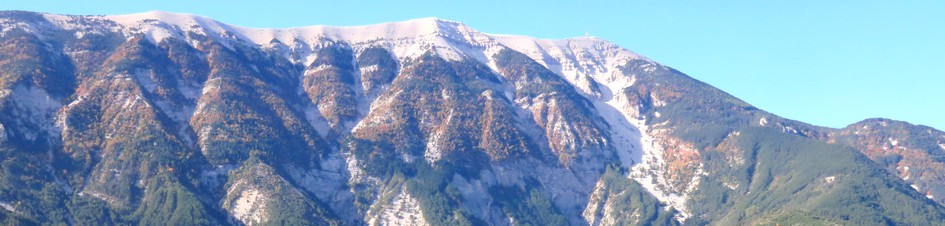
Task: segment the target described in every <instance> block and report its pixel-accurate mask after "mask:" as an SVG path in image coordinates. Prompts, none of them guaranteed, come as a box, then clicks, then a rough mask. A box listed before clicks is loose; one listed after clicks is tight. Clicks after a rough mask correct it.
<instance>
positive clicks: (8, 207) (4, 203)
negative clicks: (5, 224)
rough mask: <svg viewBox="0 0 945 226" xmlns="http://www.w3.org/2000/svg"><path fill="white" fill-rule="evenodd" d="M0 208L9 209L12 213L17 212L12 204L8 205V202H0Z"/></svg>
mask: <svg viewBox="0 0 945 226" xmlns="http://www.w3.org/2000/svg"><path fill="white" fill-rule="evenodd" d="M0 208H3V209H5V210H7V211H10V212H13V213H19V212H17V211H16V208H14V207H13V206H12V205H10V203H6V202H0Z"/></svg>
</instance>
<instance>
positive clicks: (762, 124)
mask: <svg viewBox="0 0 945 226" xmlns="http://www.w3.org/2000/svg"><path fill="white" fill-rule="evenodd" d="M758 125H761V126H767V125H768V119H767V118H761V119H760V120H758Z"/></svg>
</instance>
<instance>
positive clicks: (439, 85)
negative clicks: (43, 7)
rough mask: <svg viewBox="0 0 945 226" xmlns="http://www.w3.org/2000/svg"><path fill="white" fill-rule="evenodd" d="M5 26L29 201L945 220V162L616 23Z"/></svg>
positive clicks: (378, 217) (72, 211) (358, 216)
mask: <svg viewBox="0 0 945 226" xmlns="http://www.w3.org/2000/svg"><path fill="white" fill-rule="evenodd" d="M0 28H2V29H0V48H2V49H3V51H0V72H2V73H3V74H2V76H0V112H2V114H0V157H2V158H0V160H3V161H4V166H5V168H3V170H2V171H0V177H2V178H0V179H3V180H4V181H6V182H8V183H6V184H7V185H6V186H0V204H2V205H0V206H2V207H3V208H2V210H0V214H2V215H0V220H5V221H6V222H11V223H17V222H18V223H41V224H47V223H65V224H168V223H173V224H248V225H250V224H315V225H322V224H344V225H361V224H367V225H443V224H475V225H478V224H489V225H519V224H542V225H547V224H558V225H564V224H567V225H584V224H589V225H613V224H671V225H672V224H708V223H714V224H746V223H747V224H767V223H791V222H793V223H800V224H808V223H815V222H819V223H841V224H859V223H866V224H870V223H905V224H910V223H922V222H925V223H928V222H934V221H941V220H942V219H945V208H943V207H942V206H941V205H940V204H938V203H935V202H931V201H929V199H927V198H926V194H922V193H920V192H918V191H928V192H929V193H928V198H931V197H933V196H932V195H931V194H932V192H933V191H934V192H941V191H940V190H939V189H941V185H942V184H943V183H941V181H945V180H941V179H938V178H929V177H925V178H922V179H911V180H910V179H909V178H908V177H909V175H913V174H908V173H907V174H903V173H901V172H896V171H894V170H900V171H901V167H899V168H896V167H892V166H888V164H885V163H884V165H883V166H880V165H878V164H877V162H881V161H882V160H881V159H882V158H879V157H875V156H879V155H875V154H870V153H873V152H872V151H871V152H868V153H867V152H866V150H875V148H870V147H872V146H864V144H862V142H857V141H858V140H857V139H858V138H855V137H854V138H848V137H849V136H844V135H847V134H848V132H844V131H842V130H837V129H830V128H822V127H817V126H811V125H808V124H805V123H801V122H797V121H792V120H788V119H783V118H780V117H778V116H776V115H773V114H770V113H767V112H764V111H761V110H759V109H757V108H754V107H752V106H751V105H749V104H747V103H744V102H742V101H740V100H738V99H737V98H735V97H732V96H730V95H728V94H726V93H724V92H722V91H720V90H718V89H715V88H713V87H711V86H709V85H707V84H704V83H702V82H699V81H698V80H695V79H692V78H690V77H688V76H686V75H684V74H682V73H681V72H678V71H676V70H674V69H672V68H669V67H666V66H663V65H661V64H659V63H657V62H654V61H652V60H650V59H647V58H645V57H643V56H640V55H638V54H636V53H634V52H632V51H630V50H627V49H625V48H623V47H620V46H617V45H615V44H612V43H609V42H607V41H605V40H602V39H598V38H594V37H577V38H570V39H564V40H545V39H536V38H531V37H525V36H510V35H494V34H488V33H482V32H479V31H477V30H475V29H472V28H470V27H468V26H466V25H464V24H462V23H459V22H453V21H445V20H440V19H436V18H425V19H416V20H410V21H403V22H394V23H384V24H376V25H367V26H356V27H333V26H311V27H299V28H285V29H268V28H247V27H240V26H235V25H229V24H225V23H221V22H218V21H215V20H213V19H210V18H206V17H201V16H195V15H187V14H175V13H166V12H147V13H141V14H131V15H115V16H67V15H53V14H39V13H31V12H19V11H8V12H2V13H0ZM929 131H930V134H932V132H931V131H932V129H931V128H930V129H929ZM935 132H936V133H941V132H940V131H937V130H936V131H935ZM838 137H840V138H841V139H842V140H841V141H843V142H837V139H836V138H838ZM890 139H892V138H890ZM903 139H905V138H903ZM930 139H933V141H935V139H938V141H937V142H939V143H945V136H943V137H942V138H941V139H939V138H935V137H934V136H933V137H932V138H930ZM922 142H926V141H925V140H923V141H922ZM828 143H839V145H835V144H828ZM926 143H927V142H926ZM893 145H895V144H893ZM939 146H941V144H939ZM915 147H917V148H916V149H917V150H920V151H924V152H928V153H932V152H933V151H938V150H931V149H929V150H924V149H922V148H925V147H931V146H929V145H925V146H915ZM851 148H855V149H856V150H861V151H864V152H865V153H867V155H866V156H869V157H870V158H867V157H866V156H864V155H863V154H861V153H859V152H856V151H854V149H851ZM936 153H937V152H936ZM884 156H885V155H884ZM871 159H872V160H871ZM928 161H934V162H937V163H940V160H936V159H930V160H928ZM913 162H914V161H913ZM6 166H9V167H6ZM883 167H886V168H887V169H889V170H888V171H887V170H884V169H883ZM906 170H907V171H908V169H906ZM890 172H892V174H891V173H890ZM896 175H899V176H903V177H905V178H904V179H905V180H907V181H915V180H920V181H921V183H922V184H923V185H924V184H929V185H931V186H932V187H931V188H924V189H926V190H922V189H920V188H917V187H916V186H915V185H914V184H915V183H913V185H912V187H913V188H915V189H913V188H910V185H909V184H906V183H905V182H904V181H902V180H900V179H899V178H896V177H895V176H896ZM917 190H918V191H917ZM851 200H854V201H856V202H855V203H850V202H851ZM902 203H906V204H908V205H902ZM903 206H906V207H903ZM837 207H842V208H837ZM874 207H880V208H874Z"/></svg>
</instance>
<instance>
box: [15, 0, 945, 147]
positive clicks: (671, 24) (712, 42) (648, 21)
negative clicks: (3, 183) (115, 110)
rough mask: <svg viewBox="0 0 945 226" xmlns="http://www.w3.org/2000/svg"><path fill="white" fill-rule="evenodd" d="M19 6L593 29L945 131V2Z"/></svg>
mask: <svg viewBox="0 0 945 226" xmlns="http://www.w3.org/2000/svg"><path fill="white" fill-rule="evenodd" d="M239 2H240V1H232V2H231V1H217V0H210V1H207V0H205V1H178V0H171V1H89V0H81V1H43V0H40V1H22V0H18V1H9V0H0V4H2V6H0V9H2V10H29V11H38V12H48V13H59V14H90V15H101V14H128V13H138V12H145V11H151V10H162V11H169V12H180V13H192V14H198V15H203V16H208V17H212V18H215V19H217V20H219V21H222V22H226V23H230V24H234V25H240V26H247V27H271V28H284V27H299V26H307V25H321V24H324V25H337V26H348V25H365V24H374V23H381V22H391V21H403V20H408V19H413V18H421V17H439V18H441V19H447V20H454V21H460V22H463V23H465V24H467V25H469V26H471V27H473V28H475V29H477V30H479V31H481V32H485V33H494V34H517V35H527V36H533V37H538V38H549V39H560V38H567V37H578V36H584V34H585V32H588V33H589V34H590V35H591V36H596V37H599V38H603V39H606V40H609V41H611V42H614V43H616V44H618V45H621V46H623V47H625V48H627V49H630V50H633V51H635V52H637V53H640V54H642V55H645V56H647V57H649V58H651V59H654V60H656V61H658V62H660V63H662V64H665V65H667V66H670V67H673V68H676V69H678V70H680V71H682V72H684V73H686V74H688V75H690V76H692V77H694V78H696V79H699V80H702V81H704V82H706V83H709V84H711V85H713V86H715V87H718V88H720V89H722V90H724V91H726V92H728V93H730V94H732V95H735V96H736V97H739V98H741V99H742V100H745V101H747V102H748V103H751V104H753V105H755V106H757V107H759V108H761V109H764V110H767V111H770V112H772V113H775V114H778V115H780V116H783V117H786V118H791V119H796V120H800V121H804V122H808V123H812V124H815V125H821V126H828V127H835V128H837V127H843V126H846V125H848V124H850V123H854V122H857V121H860V120H863V119H866V118H875V117H882V118H891V119H896V120H903V121H908V122H911V123H914V124H922V125H928V126H932V127H935V128H937V129H940V130H943V129H945V1H895V2H891V1H855V4H849V3H843V1H783V2H778V1H761V2H747V1H745V2H735V1H714V2H707V1H672V2H666V1H658V2H657V1H580V2H577V1H574V2H567V3H557V4H550V3H545V2H538V1H490V0H486V1H474V2H473V1H469V2H455V3H450V4H445V3H443V2H449V1H397V2H372V1H337V0H333V1H329V2H316V1H311V2H309V1H257V2H246V3H239Z"/></svg>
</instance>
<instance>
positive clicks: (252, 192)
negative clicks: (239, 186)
mask: <svg viewBox="0 0 945 226" xmlns="http://www.w3.org/2000/svg"><path fill="white" fill-rule="evenodd" d="M268 199H269V197H268V195H266V194H265V193H262V192H260V191H259V190H257V189H247V190H244V191H243V192H241V193H240V197H239V198H237V199H236V202H234V203H233V206H232V208H231V209H232V211H233V216H234V217H236V219H239V220H240V221H241V222H243V223H245V224H253V223H262V222H264V221H266V218H267V217H268V216H266V206H267V203H266V202H267V200H268Z"/></svg>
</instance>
